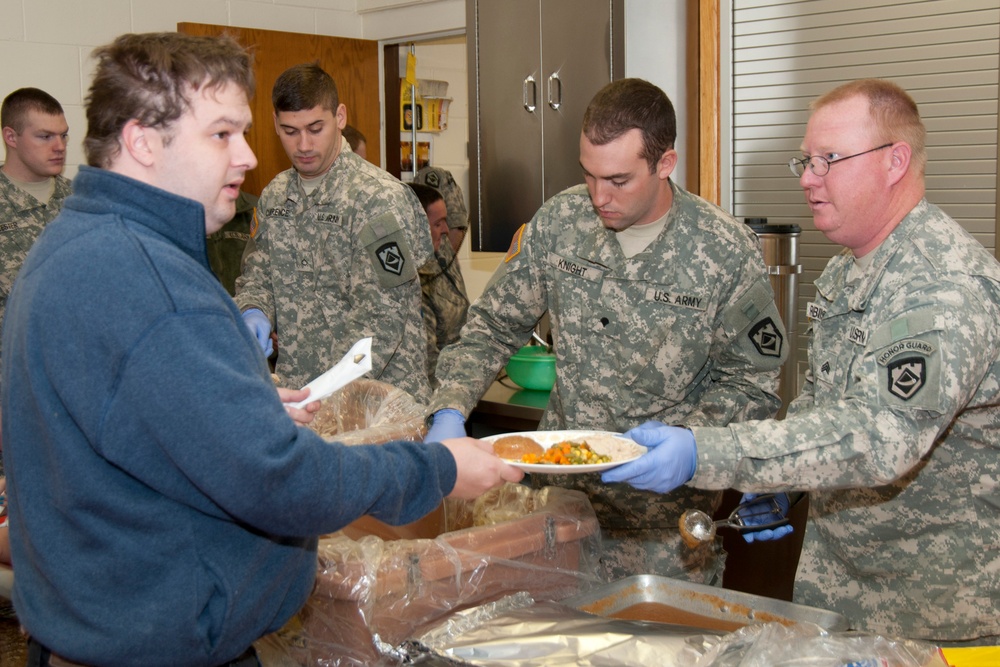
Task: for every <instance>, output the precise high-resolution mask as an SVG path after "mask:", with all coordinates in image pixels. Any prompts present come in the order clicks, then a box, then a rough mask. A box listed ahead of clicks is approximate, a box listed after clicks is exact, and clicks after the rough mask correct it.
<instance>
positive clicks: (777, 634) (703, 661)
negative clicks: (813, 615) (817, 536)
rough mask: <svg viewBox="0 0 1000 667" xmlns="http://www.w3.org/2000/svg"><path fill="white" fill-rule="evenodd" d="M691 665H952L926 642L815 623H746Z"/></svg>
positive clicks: (826, 666)
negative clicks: (829, 628) (831, 629)
mask: <svg viewBox="0 0 1000 667" xmlns="http://www.w3.org/2000/svg"><path fill="white" fill-rule="evenodd" d="M691 667H948V663H947V662H946V661H945V659H944V657H943V656H942V654H941V650H940V649H939V648H938V647H936V646H934V645H933V644H928V643H926V642H921V641H916V640H909V639H894V638H891V637H883V636H881V635H874V634H867V633H862V632H827V631H826V630H824V629H823V628H821V627H819V626H818V625H814V624H812V623H796V624H794V625H788V626H786V625H782V624H780V623H764V624H758V625H748V626H746V627H744V628H741V629H740V630H737V631H736V632H732V633H730V634H728V635H725V636H724V637H723V638H722V640H721V641H720V642H719V643H718V644H716V645H715V646H713V647H712V648H711V649H710V650H709V651H707V652H706V653H705V654H704V655H703V656H702V657H701V658H699V659H698V660H697V661H696V662H695V663H694V664H693V665H691Z"/></svg>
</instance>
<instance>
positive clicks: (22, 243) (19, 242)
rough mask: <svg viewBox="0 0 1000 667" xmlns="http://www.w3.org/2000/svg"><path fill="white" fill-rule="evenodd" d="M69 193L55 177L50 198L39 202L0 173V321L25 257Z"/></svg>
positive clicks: (63, 181) (66, 184) (64, 183)
mask: <svg viewBox="0 0 1000 667" xmlns="http://www.w3.org/2000/svg"><path fill="white" fill-rule="evenodd" d="M70 190H71V184H70V181H69V179H67V178H65V177H63V176H56V187H55V191H54V192H53V193H52V197H51V198H50V199H49V201H48V202H46V203H42V202H40V201H38V200H37V199H35V198H34V197H32V196H31V195H29V194H28V193H27V192H25V191H24V190H22V189H20V188H19V187H17V186H16V185H14V184H13V183H11V181H10V179H8V178H7V176H6V175H5V174H4V173H3V172H2V171H0V257H2V260H0V322H2V320H3V312H4V310H5V308H6V307H7V296H8V295H9V294H10V288H11V287H13V286H14V279H15V278H16V277H17V272H18V271H20V270H21V264H23V263H24V258H25V257H27V256H28V251H29V250H30V249H31V246H32V245H33V244H34V243H35V239H37V238H38V235H39V234H41V233H42V230H43V229H45V226H46V225H47V224H49V223H50V222H52V220H53V219H54V218H55V217H56V215H58V213H59V211H60V210H62V206H63V202H64V201H65V200H66V197H68V196H69V195H70Z"/></svg>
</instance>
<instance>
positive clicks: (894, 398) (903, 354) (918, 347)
mask: <svg viewBox="0 0 1000 667" xmlns="http://www.w3.org/2000/svg"><path fill="white" fill-rule="evenodd" d="M869 349H870V350H872V354H874V355H875V363H876V368H877V371H878V383H879V387H878V393H879V397H880V399H881V400H882V401H884V402H885V403H887V404H888V405H895V406H899V407H912V408H922V409H928V410H941V409H943V406H942V399H943V394H942V390H941V332H940V331H939V329H938V327H937V326H936V325H935V324H934V316H933V313H931V312H928V311H924V312H918V313H911V314H909V315H908V316H906V317H903V318H900V319H898V320H895V321H893V322H890V323H889V324H886V325H883V326H881V327H879V328H878V329H877V330H876V331H875V332H874V333H873V334H872V336H871V344H870V345H869Z"/></svg>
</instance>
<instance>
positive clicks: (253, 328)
mask: <svg viewBox="0 0 1000 667" xmlns="http://www.w3.org/2000/svg"><path fill="white" fill-rule="evenodd" d="M243 321H244V322H245V323H246V325H247V327H248V328H249V329H250V333H252V334H253V335H254V338H256V339H257V342H258V343H260V349H262V350H264V356H265V357H270V356H271V355H272V354H273V353H274V345H273V344H272V343H271V321H270V320H268V319H267V315H265V314H264V311H263V310H261V309H260V308H248V309H247V310H245V311H243Z"/></svg>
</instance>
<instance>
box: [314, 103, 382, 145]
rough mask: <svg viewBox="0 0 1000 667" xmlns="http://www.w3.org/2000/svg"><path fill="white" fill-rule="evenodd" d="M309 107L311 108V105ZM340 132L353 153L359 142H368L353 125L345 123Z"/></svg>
mask: <svg viewBox="0 0 1000 667" xmlns="http://www.w3.org/2000/svg"><path fill="white" fill-rule="evenodd" d="M309 108H310V109H311V108H312V107H309ZM340 132H341V134H343V135H344V138H345V139H347V143H348V144H350V146H351V150H352V151H354V152H355V153H357V152H358V146H360V145H361V142H364V143H366V144H367V143H368V140H367V139H366V138H365V135H364V134H362V133H361V130H359V129H358V128H356V127H354V126H353V125H345V126H344V129H343V130H341V131H340Z"/></svg>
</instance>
